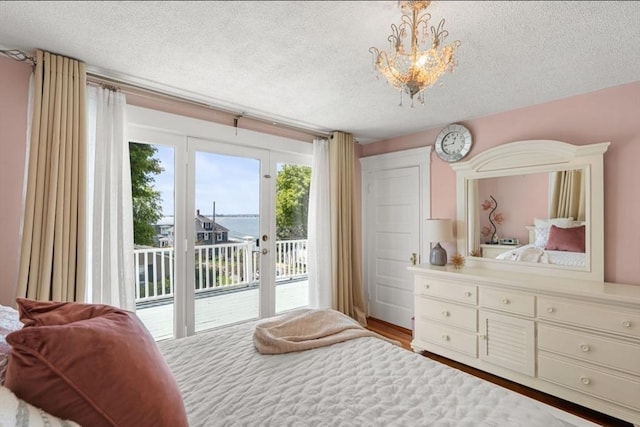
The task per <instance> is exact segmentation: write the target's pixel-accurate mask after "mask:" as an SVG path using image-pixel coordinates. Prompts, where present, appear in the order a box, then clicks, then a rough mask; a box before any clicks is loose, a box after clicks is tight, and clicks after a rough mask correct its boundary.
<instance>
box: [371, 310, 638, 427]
mask: <svg viewBox="0 0 640 427" xmlns="http://www.w3.org/2000/svg"><path fill="white" fill-rule="evenodd" d="M367 323H368V326H367V328H368V329H370V330H372V331H374V332H377V333H379V334H380V335H384V336H385V337H387V338H391V339H394V340H396V341H400V343H401V344H402V347H404V348H405V349H407V350H409V351H413V350H412V349H411V339H412V337H411V331H410V330H408V329H404V328H401V327H399V326H396V325H392V324H390V323H387V322H384V321H382V320H378V319H374V318H372V317H369V318H367ZM422 354H423V356H425V357H428V358H430V359H433V360H435V361H438V362H440V363H444V364H445V365H448V366H451V367H453V368H456V369H459V370H461V371H464V372H467V373H469V374H471V375H474V376H476V377H479V378H482V379H484V380H486V381H490V382H492V383H494V384H497V385H499V386H501V387H504V388H508V389H510V390H513V391H515V392H517V393H520V394H524V395H525V396H528V397H530V398H532V399H536V400H538V401H540V402H543V403H546V404H547V405H551V406H554V407H556V408H559V409H562V410H563V411H566V412H569V413H571V414H574V415H577V416H579V417H582V418H585V419H587V420H589V421H591V422H594V423H597V424H600V425H602V426H616V427H617V426H620V427H633V425H632V424H630V423H627V422H624V421H621V420H618V419H616V418H613V417H610V416H608V415H605V414H601V413H600V412H596V411H594V410H591V409H589V408H585V407H583V406H580V405H576V404H575V403H571V402H567V401H566V400H562V399H559V398H557V397H554V396H551V395H548V394H546V393H542V392H540V391H537V390H533V389H531V388H529V387H525V386H523V385H520V384H517V383H514V382H512V381H508V380H505V379H504V378H500V377H497V376H495V375H491V374H488V373H486V372H483V371H480V370H478V369H474V368H471V367H469V366H466V365H463V364H461V363H458V362H455V361H453V360H450V359H447V358H445V357H442V356H438V355H437V354H433V353H429V352H426V351H425V352H423V353H422Z"/></svg>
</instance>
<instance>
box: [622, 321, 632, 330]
mask: <svg viewBox="0 0 640 427" xmlns="http://www.w3.org/2000/svg"><path fill="white" fill-rule="evenodd" d="M622 326H624V327H625V328H628V327H630V326H631V322H629V321H628V320H623V321H622Z"/></svg>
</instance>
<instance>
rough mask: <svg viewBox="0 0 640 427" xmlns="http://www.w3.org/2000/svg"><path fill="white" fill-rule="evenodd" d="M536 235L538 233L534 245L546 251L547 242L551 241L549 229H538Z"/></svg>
mask: <svg viewBox="0 0 640 427" xmlns="http://www.w3.org/2000/svg"><path fill="white" fill-rule="evenodd" d="M535 233H536V240H535V242H534V243H533V245H534V246H535V247H536V248H539V249H544V247H545V246H546V245H547V240H549V228H546V227H536V228H535Z"/></svg>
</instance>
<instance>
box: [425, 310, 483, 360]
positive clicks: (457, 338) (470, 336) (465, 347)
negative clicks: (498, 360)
mask: <svg viewBox="0 0 640 427" xmlns="http://www.w3.org/2000/svg"><path fill="white" fill-rule="evenodd" d="M416 338H418V339H419V340H423V341H427V342H431V343H433V344H436V345H438V346H440V347H445V348H449V349H451V350H455V351H458V352H460V353H464V354H466V355H469V356H471V357H478V337H477V335H476V334H475V333H473V332H465V331H462V330H459V329H456V328H454V327H450V326H447V325H443V324H441V323H436V322H431V321H428V320H423V319H418V320H416Z"/></svg>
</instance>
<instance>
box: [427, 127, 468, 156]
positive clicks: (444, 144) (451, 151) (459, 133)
mask: <svg viewBox="0 0 640 427" xmlns="http://www.w3.org/2000/svg"><path fill="white" fill-rule="evenodd" d="M471 143H472V141H471V133H470V132H469V130H468V129H467V128H465V127H464V126H462V125H456V124H452V125H449V126H447V127H445V128H444V129H443V130H442V131H441V132H440V134H439V135H438V137H437V138H436V143H435V150H436V154H437V155H438V157H440V158H441V159H442V160H444V161H446V162H457V161H458V160H460V159H462V158H463V157H464V156H466V155H467V154H468V153H469V151H471Z"/></svg>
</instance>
